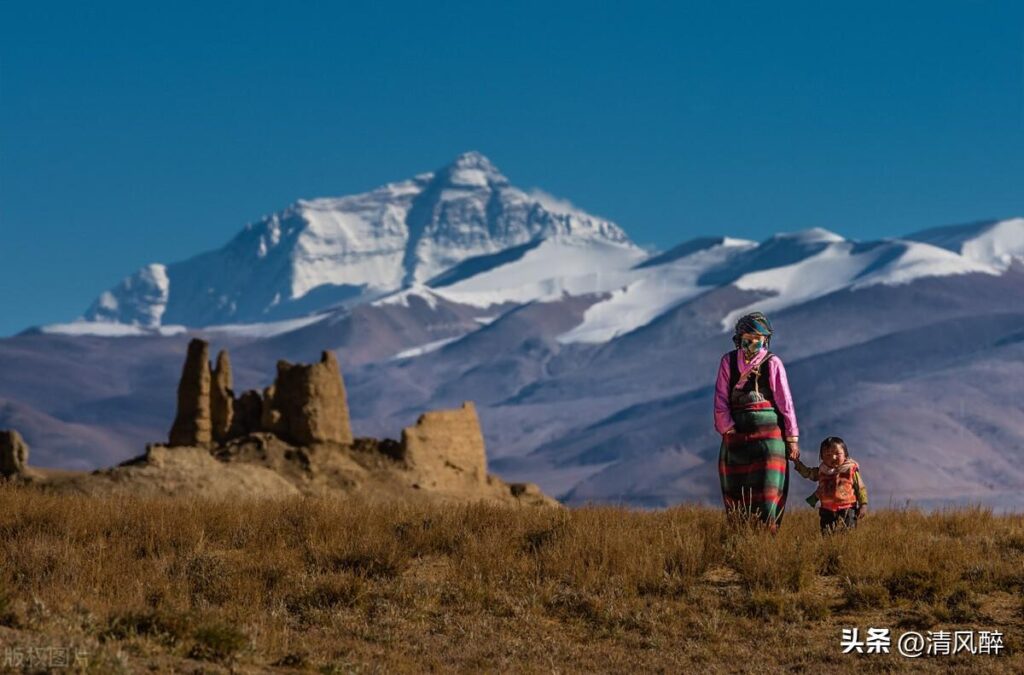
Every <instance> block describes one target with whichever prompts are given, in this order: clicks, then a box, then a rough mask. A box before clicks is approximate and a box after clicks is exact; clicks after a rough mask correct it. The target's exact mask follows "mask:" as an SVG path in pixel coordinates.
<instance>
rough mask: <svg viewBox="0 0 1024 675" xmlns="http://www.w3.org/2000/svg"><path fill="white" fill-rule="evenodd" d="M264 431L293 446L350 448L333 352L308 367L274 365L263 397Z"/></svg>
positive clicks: (341, 386) (341, 385) (345, 408)
mask: <svg viewBox="0 0 1024 675" xmlns="http://www.w3.org/2000/svg"><path fill="white" fill-rule="evenodd" d="M262 423H263V427H264V429H265V430H266V431H271V432H273V433H275V434H276V435H278V436H280V437H281V438H283V439H285V440H287V441H290V442H292V443H295V444H296V445H312V444H314V443H341V444H343V445H351V444H352V425H351V423H350V422H349V416H348V401H347V400H346V397H345V384H344V382H342V379H341V369H340V368H339V366H338V359H337V357H336V356H335V355H334V353H333V352H323V353H322V354H321V356H320V363H314V364H312V365H304V364H291V363H288V362H287V361H278V362H277V379H276V380H274V384H273V386H271V387H268V388H267V389H266V390H265V392H264V395H263V414H262Z"/></svg>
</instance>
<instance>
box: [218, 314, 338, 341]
mask: <svg viewBox="0 0 1024 675" xmlns="http://www.w3.org/2000/svg"><path fill="white" fill-rule="evenodd" d="M329 316H331V315H330V314H329V313H328V314H317V315H315V316H307V317H303V318H301V319H288V320H286V321H271V322H268V323H238V324H221V325H218V326H210V327H209V328H204V329H203V331H204V332H207V333H223V334H225V335H232V336H235V337H248V338H269V337H274V336H275V335H282V334H284V333H290V332H291V331H293V330H298V329H300V328H305V327H306V326H312V325H313V324H315V323H319V322H321V321H323V320H324V319H326V318H327V317H329Z"/></svg>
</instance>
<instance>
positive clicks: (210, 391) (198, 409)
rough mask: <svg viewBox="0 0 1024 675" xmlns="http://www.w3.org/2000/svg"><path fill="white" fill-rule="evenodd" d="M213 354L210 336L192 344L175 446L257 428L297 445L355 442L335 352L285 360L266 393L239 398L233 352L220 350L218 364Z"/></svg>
mask: <svg viewBox="0 0 1024 675" xmlns="http://www.w3.org/2000/svg"><path fill="white" fill-rule="evenodd" d="M209 359H210V346H209V344H208V343H207V342H206V341H204V340H199V339H195V340H192V341H191V342H190V343H189V346H188V355H187V356H186V358H185V365H184V367H183V368H182V372H181V381H180V382H179V383H178V412H177V415H176V416H175V419H174V424H173V426H172V427H171V432H170V438H169V445H172V446H199V447H209V446H211V445H222V444H224V443H226V442H227V441H230V440H232V439H234V438H240V437H242V436H245V435H248V434H250V433H254V432H257V431H269V432H271V433H273V434H275V435H277V436H279V437H280V438H281V439H283V440H285V441H288V442H290V443H294V444H296V445H312V444H314V443H340V444H346V445H347V444H351V443H352V426H351V423H350V421H349V414H348V401H347V399H346V396H345V384H344V382H343V381H342V378H341V369H340V368H339V366H338V359H337V358H336V357H335V356H334V354H333V353H331V352H323V354H322V356H321V359H320V363H314V364H312V365H304V364H298V365H295V364H291V363H288V362H287V361H279V362H278V364H277V378H276V379H275V380H274V384H273V385H271V386H270V387H267V388H266V389H265V390H264V392H263V395H262V396H261V395H260V393H259V392H257V391H247V392H244V393H243V394H242V395H241V396H240V397H239V398H237V399H236V398H235V395H234V391H233V390H232V376H231V360H230V358H229V356H228V353H227V352H226V351H222V352H220V354H218V355H217V366H216V368H212V369H211V367H210V360H209Z"/></svg>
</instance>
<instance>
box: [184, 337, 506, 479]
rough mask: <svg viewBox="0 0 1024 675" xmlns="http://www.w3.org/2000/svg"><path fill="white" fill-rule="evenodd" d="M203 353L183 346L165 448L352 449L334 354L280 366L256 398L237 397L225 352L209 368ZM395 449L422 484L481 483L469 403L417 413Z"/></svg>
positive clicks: (483, 465) (479, 437) (480, 450)
mask: <svg viewBox="0 0 1024 675" xmlns="http://www.w3.org/2000/svg"><path fill="white" fill-rule="evenodd" d="M209 356H210V348H209V345H208V344H207V343H206V342H205V341H203V340H198V339H196V340H192V342H191V343H189V346H188V355H187V356H186V359H185V365H184V367H183V368H182V373H181V381H180V383H179V385H178V412H177V416H176V418H175V420H174V425H173V426H172V427H171V432H170V443H169V445H171V446H199V447H211V448H212V447H217V446H222V445H224V444H226V443H228V442H229V441H231V440H234V439H236V438H242V437H244V436H247V435H249V434H251V433H256V432H269V433H272V434H274V435H275V436H277V437H279V438H281V439H282V440H283V441H285V442H287V443H290V444H293V445H296V446H310V445H314V444H317V443H333V444H338V445H352V443H353V438H352V427H351V422H350V420H349V411H348V401H347V398H346V393H345V384H344V380H343V379H342V375H341V369H340V367H339V365H338V360H337V358H336V357H335V355H334V354H333V353H332V352H323V354H322V356H321V358H320V362H319V363H314V364H310V365H306V364H292V363H288V362H287V361H279V362H278V364H277V377H276V378H275V379H274V384H272V385H271V386H269V387H267V388H266V389H264V391H263V393H262V395H261V394H260V393H259V392H257V391H247V392H245V393H243V394H242V395H241V396H239V397H237V398H236V397H235V395H234V392H233V390H232V381H231V361H230V359H229V357H228V354H227V352H225V351H222V352H220V353H219V354H218V356H217V365H216V367H214V368H211V366H210V361H209ZM392 443H393V442H392ZM398 445H399V447H398V452H397V453H396V454H397V457H398V458H399V459H401V460H402V462H403V463H404V464H405V466H406V467H407V468H408V469H409V470H410V471H411V473H412V480H413V482H414V483H415V484H416V485H418V486H420V487H425V488H436V489H441V490H446V489H447V490H455V491H458V490H462V489H475V488H478V487H480V486H481V485H484V484H485V483H486V482H487V453H486V450H485V448H484V437H483V433H482V432H481V430H480V420H479V418H478V417H477V412H476V407H475V406H474V405H473V403H472V402H469V401H467V402H465V403H463V404H462V407H461V408H456V409H453V410H434V411H430V412H425V413H423V414H422V415H421V416H420V417H419V419H418V420H417V422H416V424H415V425H413V426H411V427H406V428H405V429H403V430H402V440H401V443H400V444H398Z"/></svg>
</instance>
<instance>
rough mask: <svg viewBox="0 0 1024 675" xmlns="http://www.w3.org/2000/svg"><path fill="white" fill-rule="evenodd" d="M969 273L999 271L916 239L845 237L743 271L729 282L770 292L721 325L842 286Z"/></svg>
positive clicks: (992, 272)
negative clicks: (867, 242) (793, 258)
mask: <svg viewBox="0 0 1024 675" xmlns="http://www.w3.org/2000/svg"><path fill="white" fill-rule="evenodd" d="M969 273H984V274H998V271H997V270H995V269H994V268H993V267H992V266H990V265H985V264H982V263H978V262H976V261H972V260H968V259H967V258H964V257H963V256H960V255H957V254H956V253H952V252H950V251H946V250H944V249H941V248H938V247H936V246H932V245H930V244H923V243H919V242H909V241H902V240H885V241H882V242H878V243H877V244H876V245H871V246H862V247H858V246H857V245H856V244H854V243H852V242H848V241H841V242H833V243H830V244H828V245H827V246H826V247H825V248H824V249H822V250H821V251H820V252H818V253H816V254H814V255H811V256H809V257H807V258H805V259H804V260H801V261H799V262H796V263H793V264H791V265H784V266H781V267H774V268H771V269H767V270H761V271H758V272H752V273H750V274H745V275H743V276H741V277H740V278H739V279H737V280H736V281H735V282H733V284H734V285H735V286H736V287H737V288H740V289H744V290H756V291H763V292H767V293H769V294H771V297H768V298H764V299H762V300H759V301H758V302H756V303H754V304H751V305H748V306H746V307H741V308H738V309H736V310H734V311H732V312H730V313H728V314H727V315H726V316H725V317H724V318H723V319H722V324H721V325H722V329H723V330H725V331H728V330H731V329H732V327H733V326H734V325H735V323H736V320H737V319H739V317H741V316H743V315H744V314H746V313H748V312H750V311H754V310H755V309H756V310H758V311H763V312H773V311H778V310H780V309H783V308H786V307H792V306H794V305H798V304H801V303H804V302H808V301H810V300H813V299H815V298H819V297H822V296H824V295H828V294H829V293H834V292H836V291H839V290H842V289H844V288H849V289H851V290H855V289H859V288H865V287H868V286H873V285H876V284H885V285H899V284H906V283H909V282H911V281H914V280H916V279H921V278H923V277H936V276H948V275H953V274H969Z"/></svg>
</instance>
